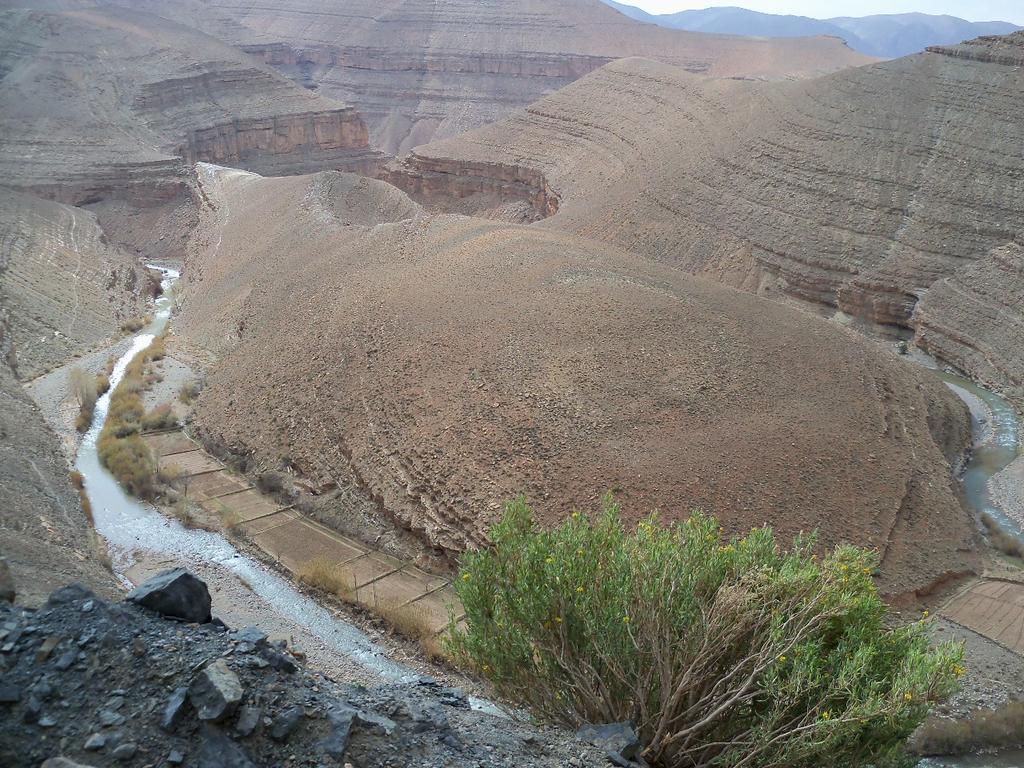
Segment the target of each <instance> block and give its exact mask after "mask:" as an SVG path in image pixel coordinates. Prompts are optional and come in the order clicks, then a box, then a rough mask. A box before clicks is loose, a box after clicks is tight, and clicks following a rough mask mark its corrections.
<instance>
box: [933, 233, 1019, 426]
mask: <svg viewBox="0 0 1024 768" xmlns="http://www.w3.org/2000/svg"><path fill="white" fill-rule="evenodd" d="M913 325H914V329H915V332H916V337H915V340H916V341H917V344H918V346H920V347H922V348H923V349H926V350H928V351H929V352H931V353H933V354H934V355H936V356H937V357H939V358H941V359H942V360H947V361H949V362H950V363H953V364H954V365H955V366H956V367H957V368H959V369H960V370H962V371H965V372H966V373H967V374H968V375H969V376H970V377H971V378H972V379H975V380H976V381H980V382H983V383H985V384H989V385H991V386H995V387H996V388H998V389H1001V390H1003V391H1005V392H1006V393H1007V394H1008V395H1009V396H1010V397H1011V398H1012V399H1013V400H1015V401H1016V403H1017V404H1018V406H1021V405H1024V247H1022V246H1021V245H1020V244H1018V243H1011V244H1010V245H1007V246H1005V247H1003V248H997V249H995V250H993V251H992V252H990V253H989V254H987V255H986V256H984V257H982V258H980V259H978V260H977V261H974V262H971V263H969V264H966V265H964V266H963V267H961V268H960V269H958V270H957V271H956V272H954V273H953V275H951V276H950V277H948V278H945V279H943V280H940V281H939V282H937V283H935V284H934V285H933V286H932V287H931V288H930V289H929V290H928V292H927V293H926V294H925V295H924V297H923V298H922V299H921V301H920V302H919V303H918V305H917V308H916V310H915V312H914V317H913Z"/></svg>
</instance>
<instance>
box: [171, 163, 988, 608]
mask: <svg viewBox="0 0 1024 768" xmlns="http://www.w3.org/2000/svg"><path fill="white" fill-rule="evenodd" d="M201 178H202V179H203V189H204V196H205V199H206V200H207V201H209V204H210V208H209V209H208V210H206V211H205V212H204V215H203V217H202V223H201V226H200V228H199V231H198V232H197V235H196V238H195V240H194V241H193V243H192V249H193V250H192V253H191V254H190V257H189V260H188V261H187V263H186V270H185V281H184V283H185V286H186V288H185V291H186V293H185V298H184V309H183V314H182V316H181V318H180V320H179V321H178V323H177V326H176V327H177V328H178V331H179V332H180V333H184V334H185V335H186V336H187V337H188V338H189V339H191V340H192V341H195V342H198V343H200V344H204V345H206V346H207V347H209V348H211V349H213V350H214V351H216V352H217V353H218V354H219V355H220V356H221V358H220V361H219V362H218V363H217V364H216V365H215V366H214V367H213V370H212V371H210V372H209V379H208V386H207V388H206V390H205V391H204V393H203V395H202V396H201V397H200V400H199V404H198V410H197V421H198V425H199V428H200V429H201V430H202V431H203V432H204V433H205V435H206V436H207V437H209V438H210V439H211V440H213V441H214V442H215V443H219V444H221V445H222V446H223V447H225V448H226V449H228V450H230V451H233V452H234V453H236V454H237V455H239V456H241V457H245V458H246V459H247V460H248V461H249V462H250V466H251V467H253V468H254V469H269V468H272V469H279V468H287V469H290V470H291V471H294V472H296V473H297V474H299V475H301V476H303V477H304V478H305V479H306V480H307V481H308V482H309V483H310V484H311V485H313V486H317V487H320V488H322V489H325V490H326V489H330V488H332V487H334V486H335V485H336V484H339V483H340V484H344V485H348V484H354V485H358V486H359V487H360V488H361V489H362V491H363V492H364V493H365V494H367V495H369V496H370V497H372V498H373V499H376V500H377V501H378V502H379V503H381V504H382V505H383V506H384V508H386V509H387V510H389V511H391V512H393V513H394V514H395V515H396V516H397V517H398V518H399V519H400V520H401V522H402V523H403V524H405V525H407V526H409V527H411V528H412V529H414V530H419V531H421V532H422V533H423V534H424V535H425V536H426V537H427V538H428V539H429V540H430V541H431V542H432V543H433V544H435V545H436V546H438V547H441V548H443V549H445V550H448V551H457V550H459V549H462V548H463V547H466V546H472V545H475V544H478V543H479V542H481V541H482V540H483V536H484V531H485V530H486V527H487V525H488V524H489V523H490V522H492V521H493V520H495V518H496V516H497V515H498V514H499V511H500V507H501V504H502V503H503V502H504V501H506V500H507V499H509V498H511V497H513V496H515V495H516V494H518V493H520V492H525V493H526V494H527V496H528V497H529V498H530V499H531V500H532V501H533V502H534V503H535V504H536V505H537V507H538V509H539V510H540V512H541V514H542V515H543V516H544V518H545V519H546V520H547V521H548V522H552V521H555V520H558V519H560V518H561V517H562V516H564V515H565V514H566V513H567V512H569V511H570V510H572V509H573V508H582V509H588V508H589V507H591V506H592V505H593V504H594V503H595V502H596V499H597V497H598V495H599V494H601V493H603V492H605V491H606V490H608V489H614V490H615V492H616V493H617V495H618V496H619V498H620V499H621V500H622V501H623V502H624V506H625V509H626V510H627V513H628V515H629V516H630V518H631V519H632V520H636V519H637V518H638V517H640V516H642V515H646V514H648V513H650V512H652V511H653V510H656V509H659V510H661V511H662V512H663V513H664V515H665V516H666V517H667V518H676V517H679V516H681V515H685V514H686V513H687V512H688V511H689V509H690V508H691V507H698V506H699V507H704V508H705V509H707V510H709V511H711V512H714V513H715V514H717V515H720V516H721V517H722V519H723V521H724V523H725V525H726V526H727V527H728V528H729V529H730V530H733V531H738V530H741V529H743V528H746V527H748V526H750V525H752V524H761V523H763V522H765V521H770V522H772V523H773V524H775V525H777V527H778V528H779V529H780V530H781V531H782V532H783V533H784V535H786V536H789V535H792V534H795V533H797V532H798V531H800V530H804V531H809V530H811V529H812V528H820V529H821V532H822V542H823V543H824V544H828V545H831V544H834V543H836V542H838V541H855V542H858V543H861V544H865V545H874V546H877V547H879V548H880V549H882V550H883V551H884V553H885V561H884V562H885V565H884V569H885V575H884V577H883V584H884V586H885V588H886V589H887V591H889V592H892V593H896V592H902V591H903V590H906V589H909V588H923V587H925V586H926V585H928V584H930V583H931V582H933V581H935V580H937V579H939V578H941V577H942V576H943V575H945V574H948V573H950V572H962V571H963V570H965V569H966V568H968V567H970V556H969V555H967V554H964V551H961V550H960V548H965V550H966V549H969V548H970V547H971V546H972V535H973V534H972V526H971V522H970V519H969V517H968V516H967V515H966V514H965V513H964V512H963V511H962V510H961V508H960V506H959V503H958V502H957V500H956V495H955V491H954V488H953V484H952V481H951V473H950V466H949V463H948V461H947V457H949V456H952V455H953V454H955V453H956V452H957V450H958V449H959V447H960V446H961V445H962V441H963V440H964V439H965V437H966V429H967V425H966V422H965V420H964V411H963V408H962V407H961V406H960V404H959V402H958V401H956V400H955V398H953V397H952V396H951V395H950V393H949V392H948V391H947V390H945V388H943V387H941V386H936V384H935V383H932V382H931V381H930V380H928V379H927V378H925V377H924V376H923V375H920V376H919V375H917V374H916V373H915V372H914V371H913V370H912V369H910V368H909V367H908V366H906V365H903V364H901V363H898V362H897V361H896V359H895V358H894V357H893V356H891V355H890V353H888V352H881V351H880V350H879V348H878V347H876V346H875V345H873V344H871V343H869V342H867V341H865V340H863V339H862V338H861V337H859V336H858V335H857V334H855V333H854V332H852V331H847V330H844V329H842V328H839V327H838V326H834V325H830V324H827V323H823V322H821V321H820V320H819V319H817V318H815V317H812V316H811V315H809V314H806V313H803V312H798V311H795V310H792V309H790V308H787V307H784V306H782V305H779V304H776V303H773V302H767V301H764V300H762V299H759V298H757V297H755V296H752V295H750V294H746V293H741V292H737V291H733V290H731V289H727V288H724V287H722V286H719V285H716V284H715V283H712V282H709V281H704V280H700V279H696V278H693V277H689V276H687V275H685V274H684V273H682V272H680V271H679V270H677V269H673V268H669V267H666V266H664V265H659V264H657V263H654V262H652V261H650V260H647V259H644V258H640V257H637V256H634V255H632V254H630V253H628V252H627V251H624V250H622V249H620V248H618V247H616V246H611V245H602V244H598V243H594V242H590V241H586V240H583V239H581V238H579V237H577V236H574V235H569V234H565V233H560V232H557V231H555V230H552V229H539V228H537V227H527V226H515V225H509V224H502V223H497V222H491V221H486V220H483V219H478V218H470V217H463V216H452V215H440V216H434V215H428V214H425V213H423V212H422V211H421V210H419V209H418V207H417V206H415V205H414V204H412V203H411V202H410V201H409V200H408V199H406V198H405V197H404V195H402V194H401V193H399V192H398V191H397V190H396V189H394V188H393V187H391V186H388V185H386V184H383V183H381V182H377V181H370V180H366V179H358V178H357V177H353V176H348V175H341V174H321V175H317V176H312V177H290V178H286V179H264V178H261V177H259V176H255V175H253V174H246V173H241V172H238V171H231V170H225V169H221V170H217V169H212V168H206V169H204V170H203V173H202V176H201ZM930 425H932V428H930Z"/></svg>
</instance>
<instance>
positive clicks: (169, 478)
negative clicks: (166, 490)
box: [156, 464, 185, 488]
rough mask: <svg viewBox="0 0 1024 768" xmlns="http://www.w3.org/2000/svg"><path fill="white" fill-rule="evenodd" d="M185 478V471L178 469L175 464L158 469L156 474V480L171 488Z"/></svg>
mask: <svg viewBox="0 0 1024 768" xmlns="http://www.w3.org/2000/svg"><path fill="white" fill-rule="evenodd" d="M184 476H185V470H183V469H182V468H181V467H179V466H178V465H177V464H168V465H167V466H165V467H160V469H158V470H157V473H156V479H157V480H159V481H160V482H161V483H163V484H164V485H169V486H171V487H172V488H174V487H176V486H177V484H178V483H179V482H181V479H182V478H183V477H184Z"/></svg>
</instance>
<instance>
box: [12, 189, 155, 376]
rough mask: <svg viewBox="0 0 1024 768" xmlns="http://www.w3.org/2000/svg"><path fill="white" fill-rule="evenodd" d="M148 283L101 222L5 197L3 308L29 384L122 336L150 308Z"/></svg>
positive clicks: (82, 214) (16, 357)
mask: <svg viewBox="0 0 1024 768" xmlns="http://www.w3.org/2000/svg"><path fill="white" fill-rule="evenodd" d="M146 288H147V278H146V275H145V274H144V272H143V270H142V269H140V267H139V265H138V264H137V263H136V262H135V260H134V259H133V258H132V257H131V256H130V255H129V254H127V253H125V252H124V251H122V250H120V249H117V248H114V247H112V246H111V245H110V244H109V243H108V242H107V240H106V238H105V236H104V233H103V231H102V230H101V229H100V227H99V225H98V224H97V222H96V217H95V216H94V215H92V214H90V213H87V212H86V211H83V210H81V209H79V208H72V207H70V206H66V205H61V204H59V203H54V202H50V201H46V200H41V199H39V198H36V197H32V196H30V195H25V194H20V193H15V192H11V191H9V190H8V191H7V192H5V193H4V194H3V195H0V304H2V305H3V306H4V308H5V311H6V313H7V318H8V321H7V324H6V325H7V330H6V334H5V336H6V340H7V342H8V343H9V344H10V345H11V352H12V362H14V364H15V367H16V369H17V372H18V374H19V375H20V376H21V377H22V378H24V379H30V378H32V377H34V376H36V375H38V374H40V373H43V372H45V371H47V370H49V369H50V368H52V367H54V366H57V365H61V364H63V363H64V362H66V361H67V360H68V359H70V358H71V357H72V356H74V355H75V354H77V353H82V352H84V351H86V350H88V349H90V348H92V347H94V346H96V345H97V344H98V343H100V342H102V341H104V340H106V339H109V338H111V337H113V336H116V335H117V333H118V332H119V329H120V326H121V324H122V323H123V322H125V321H126V320H129V319H132V318H135V317H138V316H140V315H141V313H142V308H143V306H144V299H145V296H144V292H145V290H146Z"/></svg>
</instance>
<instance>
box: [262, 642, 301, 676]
mask: <svg viewBox="0 0 1024 768" xmlns="http://www.w3.org/2000/svg"><path fill="white" fill-rule="evenodd" d="M260 655H261V656H262V657H263V658H264V659H265V660H266V661H267V663H268V664H270V666H271V667H273V668H274V669H276V670H279V671H281V672H294V671H295V670H296V669H298V667H297V666H296V665H295V662H294V661H292V660H291V659H290V658H289V657H288V656H286V655H285V654H283V653H281V652H280V651H277V650H275V649H274V648H270V647H267V648H264V649H263V650H262V651H260Z"/></svg>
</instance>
